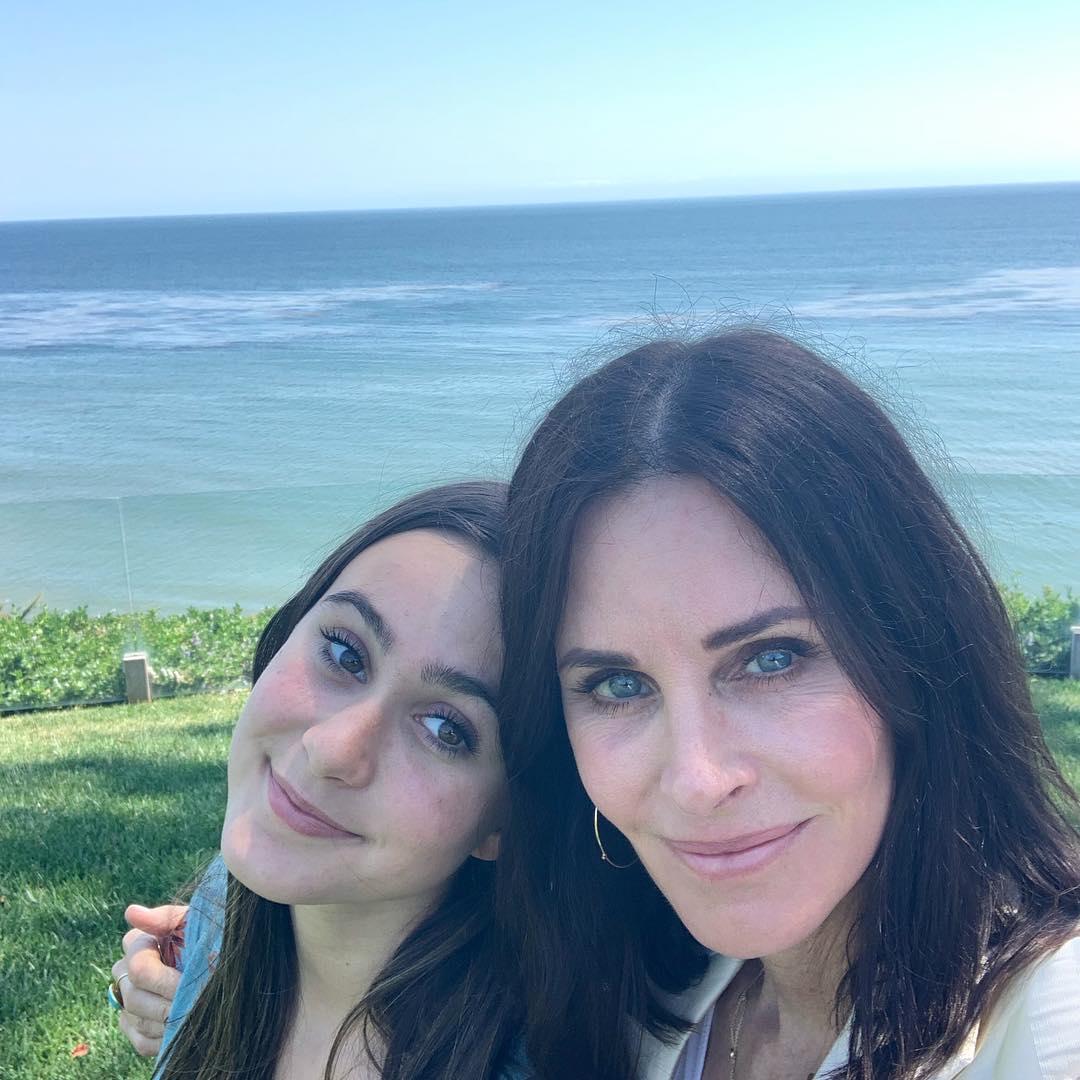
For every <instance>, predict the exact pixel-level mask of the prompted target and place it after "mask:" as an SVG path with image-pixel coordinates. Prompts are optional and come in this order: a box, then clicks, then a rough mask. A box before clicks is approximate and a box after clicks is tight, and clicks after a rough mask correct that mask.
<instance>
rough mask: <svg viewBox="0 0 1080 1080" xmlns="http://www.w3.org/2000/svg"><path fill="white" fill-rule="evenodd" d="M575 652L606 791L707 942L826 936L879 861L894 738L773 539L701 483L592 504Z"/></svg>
mask: <svg viewBox="0 0 1080 1080" xmlns="http://www.w3.org/2000/svg"><path fill="white" fill-rule="evenodd" d="M558 658H559V675H560V679H561V681H562V688H563V704H564V708H565V712H566V721H567V726H568V729H569V734H570V742H571V744H572V746H573V749H574V756H575V757H576V759H577V764H578V768H579V770H580V772H581V778H582V780H583V782H584V784H585V788H586V790H587V791H588V794H589V797H590V798H591V799H592V800H593V801H594V802H595V803H596V805H597V806H598V807H599V809H600V813H601V814H603V816H604V817H605V818H607V819H608V820H609V821H610V822H611V823H612V824H613V825H614V826H615V827H616V828H618V829H619V830H621V831H622V833H623V834H625V836H626V837H627V838H628V839H629V840H630V842H631V844H633V846H634V849H635V851H636V852H637V855H638V857H639V858H640V859H641V862H642V864H643V865H644V867H645V869H646V870H648V872H649V874H650V875H651V876H652V878H653V880H654V881H655V882H656V884H657V885H658V886H659V887H660V889H661V891H662V892H663V893H664V895H665V896H666V897H667V898H668V900H669V901H670V902H671V904H672V906H673V907H674V908H675V910H676V912H677V913H678V915H679V917H680V918H681V919H682V921H683V923H684V924H685V925H686V926H687V928H688V929H689V930H690V932H691V933H692V934H693V935H694V937H696V938H697V939H698V941H700V942H701V943H702V944H704V945H705V946H707V947H708V948H710V949H714V950H716V951H718V952H722V953H727V954H729V955H733V956H739V957H752V956H767V955H770V954H774V953H777V952H780V951H782V950H784V949H787V948H790V947H791V946H793V945H796V944H799V943H800V942H803V941H805V940H806V939H807V938H809V937H810V936H811V935H812V934H813V933H814V931H815V930H817V929H818V928H819V927H820V926H821V925H822V924H823V923H824V921H825V920H826V918H827V917H828V916H829V915H830V913H831V912H832V911H833V910H834V909H835V908H836V907H837V905H838V904H840V902H841V901H842V900H843V899H844V898H845V897H846V896H847V895H848V894H849V893H850V892H851V890H852V889H853V887H854V886H855V885H856V883H857V882H858V880H859V878H860V876H861V875H862V873H863V871H864V870H865V869H866V867H867V865H868V864H869V862H870V860H871V858H872V857H873V855H874V852H875V850H876V848H877V845H878V842H879V840H880V838H881V834H882V831H883V828H884V824H885V819H886V816H887V814H888V809H889V804H890V799H891V794H892V753H891V742H890V739H889V738H888V736H887V734H886V732H885V730H884V728H883V725H882V723H881V721H880V719H879V718H878V716H877V715H876V714H875V713H874V712H873V711H872V710H871V709H870V707H869V706H868V705H867V703H866V702H865V701H864V700H863V699H862V698H861V697H860V696H859V694H858V693H857V692H856V691H855V689H854V687H853V686H852V685H851V683H850V682H849V681H848V679H847V677H846V676H845V675H844V672H843V671H842V670H841V669H840V667H839V665H838V664H837V662H836V660H835V659H834V658H833V657H832V656H831V655H830V653H829V651H828V649H827V647H826V645H825V641H824V639H823V638H822V636H821V634H820V632H819V631H818V629H817V627H816V626H815V625H814V623H813V622H812V621H811V619H810V618H809V617H808V615H807V614H806V612H805V611H804V610H803V602H802V599H801V597H800V595H799V593H798V591H797V590H796V588H795V585H794V583H793V582H792V580H791V578H790V577H789V575H788V574H787V572H786V571H785V569H784V568H783V567H782V566H781V565H779V563H778V561H777V560H776V557H775V555H774V554H773V553H772V552H771V550H770V549H769V546H768V544H767V543H766V541H765V540H764V538H763V537H762V536H761V534H760V533H759V532H758V531H757V530H756V529H755V528H754V527H753V526H752V525H751V524H750V523H749V522H748V521H747V520H746V519H745V518H744V517H743V516H742V515H741V514H740V513H738V512H737V511H736V510H735V509H734V508H733V507H732V506H731V505H730V504H729V503H727V502H726V501H725V500H724V499H722V498H721V497H720V496H719V495H717V494H716V492H715V491H714V490H713V489H712V488H711V487H710V486H709V485H708V484H706V483H705V482H704V481H702V480H700V479H697V478H682V477H664V478H658V479H653V480H650V481H648V482H646V483H643V484H641V485H640V486H638V487H635V488H633V489H631V490H629V491H627V492H625V493H621V494H619V495H618V496H616V497H614V498H612V499H611V500H609V501H607V502H605V503H601V504H599V505H597V506H595V507H593V508H592V509H591V510H590V511H589V512H588V513H587V514H586V515H585V517H584V519H583V521H582V523H581V526H580V528H579V530H578V533H577V540H576V546H575V550H574V557H573V564H572V569H571V578H570V585H569V592H568V603H567V607H566V613H565V617H564V620H563V625H562V626H561V628H560V633H559V639H558ZM604 828H605V826H604V823H603V822H601V830H602V831H601V836H603V829H604ZM598 860H599V853H598ZM596 872H597V873H608V872H611V873H615V872H616V871H608V870H606V869H602V868H601V867H600V866H599V865H598V866H597V871H596Z"/></svg>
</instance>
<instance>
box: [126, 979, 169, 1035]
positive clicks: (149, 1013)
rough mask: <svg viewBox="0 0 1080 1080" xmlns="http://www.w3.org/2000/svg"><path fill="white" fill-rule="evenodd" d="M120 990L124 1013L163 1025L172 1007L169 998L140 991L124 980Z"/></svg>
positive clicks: (128, 980)
mask: <svg viewBox="0 0 1080 1080" xmlns="http://www.w3.org/2000/svg"><path fill="white" fill-rule="evenodd" d="M121 990H122V992H123V995H124V1012H126V1013H130V1014H131V1015H132V1016H134V1017H139V1018H140V1019H142V1020H152V1021H153V1022H154V1023H157V1024H163V1023H165V1020H166V1018H167V1017H168V1015H169V1009H170V1008H171V1007H172V999H171V998H165V997H162V996H161V995H160V994H151V993H148V992H147V991H145V990H140V989H139V988H138V987H137V986H135V985H134V984H133V983H132V981H131V980H130V979H125V980H124V985H123V986H122V987H121Z"/></svg>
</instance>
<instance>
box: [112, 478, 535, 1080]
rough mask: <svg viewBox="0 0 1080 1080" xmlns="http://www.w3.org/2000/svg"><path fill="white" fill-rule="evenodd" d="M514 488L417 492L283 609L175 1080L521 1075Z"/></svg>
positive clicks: (233, 792) (204, 902) (165, 1064)
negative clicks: (505, 538)
mask: <svg viewBox="0 0 1080 1080" xmlns="http://www.w3.org/2000/svg"><path fill="white" fill-rule="evenodd" d="M504 501H505V489H504V488H503V486H502V485H497V484H472V485H467V484H459V485H453V486H449V487H446V488H440V489H436V490H433V491H429V492H426V493H424V494H422V495H418V496H415V497H413V498H411V499H407V500H405V501H404V502H402V503H400V504H399V505H397V506H395V507H393V508H392V509H390V510H388V511H387V512H385V513H384V514H381V515H380V516H379V517H377V518H375V519H374V520H373V521H371V522H369V523H368V524H367V525H365V526H364V527H363V528H362V529H360V531H359V532H357V533H356V534H355V535H354V536H352V537H350V538H349V539H348V540H346V541H345V542H344V543H343V544H342V545H341V546H340V547H339V548H338V549H337V550H336V551H335V552H334V553H333V554H332V555H331V556H330V557H329V558H328V559H327V560H326V561H325V562H324V563H323V564H322V566H320V567H319V569H318V570H317V571H316V572H315V574H314V575H313V576H312V578H311V580H310V581H309V582H308V583H307V584H306V585H305V586H304V588H303V589H301V590H300V592H299V593H298V594H297V595H296V596H295V597H293V599H292V600H290V601H289V602H288V603H287V604H285V606H284V607H283V608H282V609H281V610H280V611H279V612H278V613H277V614H276V615H275V616H274V618H273V619H272V620H271V622H270V624H269V625H268V626H267V628H266V630H265V632H264V633H263V635H262V638H261V640H260V642H259V646H258V650H257V653H256V658H255V666H254V670H255V684H254V687H253V689H252V692H251V695H250V696H249V698H248V700H247V702H246V704H245V705H244V708H243V711H242V712H241V715H240V718H239V720H238V722H237V725H236V730H235V733H234V735H233V740H232V745H231V749H230V752H229V767H228V805H227V808H226V813H225V824H224V828H223V831H222V839H221V850H222V862H221V863H220V864H216V865H215V866H214V867H212V868H211V871H210V873H209V874H208V876H207V879H206V882H205V883H204V885H203V887H201V888H200V890H199V892H198V893H197V894H196V897H195V898H194V902H193V905H192V916H191V922H190V924H189V926H188V938H187V941H186V943H185V947H184V949H183V953H182V961H183V964H182V966H183V975H182V976H181V980H180V986H179V992H178V994H177V1004H178V1005H180V1006H182V1011H183V1012H184V1013H185V1015H183V1016H182V1017H177V1019H179V1020H182V1022H180V1023H178V1024H176V1025H172V1024H170V1026H167V1027H166V1032H165V1034H166V1046H165V1049H164V1052H163V1056H162V1059H161V1062H160V1064H159V1070H158V1073H157V1075H158V1077H160V1078H161V1080H173V1078H180V1077H183V1078H185V1080H190V1078H205V1080H209V1078H211V1077H213V1078H221V1077H226V1076H237V1075H242V1076H244V1077H247V1078H249V1080H256V1078H265V1080H300V1078H304V1080H307V1078H310V1077H314V1076H325V1077H326V1078H327V1080H330V1078H340V1077H345V1076H348V1077H350V1078H357V1077H373V1078H374V1077H378V1078H380V1080H389V1078H394V1080H404V1078H406V1077H407V1078H409V1080H419V1078H445V1080H451V1078H453V1080H457V1078H460V1077H465V1076H468V1077H478V1078H482V1077H492V1076H499V1075H504V1076H508V1077H509V1076H513V1075H516V1071H515V1067H514V1065H513V1055H514V1045H515V1039H516V1036H517V1034H518V1032H519V1031H520V1025H521V1021H522V1017H521V1010H520V996H519V994H518V991H517V986H516V982H515V977H514V968H513V965H512V964H508V963H507V962H506V961H505V956H504V951H503V949H502V946H501V944H500V940H499V937H498V934H497V931H496V927H495V925H494V922H493V888H492V887H493V879H492V874H493V869H492V860H493V859H494V858H495V856H496V854H497V852H498V847H499V830H500V828H501V821H502V817H503V815H504V813H505V790H504V788H505V775H504V770H503V764H502V757H501V752H500V748H499V731H498V725H497V722H496V715H495V711H494V699H495V694H496V685H497V682H498V678H499V673H500V668H501V642H500V634H499V626H498V603H497V595H498V566H497V557H498V551H499V546H500V539H501V530H502V521H503V509H504ZM226 882H227V884H226ZM223 891H224V892H225V893H227V898H225V899H224V901H223V903H222V900H221V895H220V894H221V893H222V892H223ZM219 926H220V933H219V932H218V927H219ZM118 974H119V975H122V974H124V972H120V973H118ZM119 982H120V989H121V995H123V993H124V991H125V989H126V990H127V991H128V992H129V993H131V991H132V987H131V982H130V979H128V980H124V979H122V978H121V979H120V980H119ZM125 984H126V985H125ZM178 1011H181V1010H175V1009H174V1016H175V1015H176V1013H177V1012H178ZM173 1027H175V1031H173V1030H172V1028H173Z"/></svg>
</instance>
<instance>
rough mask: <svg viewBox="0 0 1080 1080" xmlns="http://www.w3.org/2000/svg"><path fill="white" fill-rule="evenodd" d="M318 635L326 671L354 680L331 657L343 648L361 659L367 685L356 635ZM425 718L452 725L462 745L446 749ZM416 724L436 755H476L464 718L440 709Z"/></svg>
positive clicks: (324, 630) (332, 630) (325, 630)
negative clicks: (432, 732) (320, 637)
mask: <svg viewBox="0 0 1080 1080" xmlns="http://www.w3.org/2000/svg"><path fill="white" fill-rule="evenodd" d="M319 632H320V633H321V634H322V636H323V639H324V640H323V644H322V647H321V648H320V649H319V655H320V657H321V658H322V660H323V662H324V663H325V664H326V665H327V667H329V668H330V670H331V671H332V672H334V673H335V674H339V675H341V674H343V675H348V676H349V677H350V678H354V679H355V678H356V673H355V672H352V671H347V670H346V669H345V668H343V667H342V666H341V664H340V663H338V661H337V659H336V658H335V656H334V652H333V648H332V646H333V645H342V646H344V647H345V648H346V649H348V650H350V652H353V653H355V654H356V655H357V656H358V657H359V658H360V662H361V664H362V665H363V671H364V675H365V680H363V681H366V676H367V673H368V656H367V652H366V650H365V649H364V646H363V644H362V643H361V642H360V640H359V639H358V638H357V637H355V635H353V634H351V633H349V631H347V630H345V629H343V628H341V627H325V626H323V627H320V628H319ZM357 681H358V682H360V681H362V680H359V679H357ZM424 717H429V718H433V719H439V720H445V721H447V722H448V723H450V724H453V725H454V727H455V728H456V729H457V730H458V732H459V733H460V735H461V742H462V745H461V746H448V745H447V744H446V743H444V742H442V741H441V740H440V739H438V738H436V737H435V736H434V735H432V734H431V732H430V731H428V729H427V728H426V727H425V726H424V723H423V718H424ZM418 723H419V725H420V734H421V737H422V738H423V739H424V741H425V742H426V743H428V744H429V745H430V746H432V747H433V748H434V749H435V750H437V751H439V753H441V754H445V755H446V756H447V757H449V758H456V757H458V756H459V755H460V754H475V753H476V747H477V743H478V741H479V740H478V739H477V736H476V732H475V730H474V729H473V726H472V724H470V723H469V721H468V720H466V719H465V718H464V717H463V716H459V715H458V714H457V713H454V712H452V711H451V710H450V709H448V708H447V707H446V706H442V709H441V710H439V709H432V710H430V711H427V712H423V713H420V714H418Z"/></svg>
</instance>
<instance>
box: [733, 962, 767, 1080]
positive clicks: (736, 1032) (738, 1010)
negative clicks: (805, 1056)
mask: <svg viewBox="0 0 1080 1080" xmlns="http://www.w3.org/2000/svg"><path fill="white" fill-rule="evenodd" d="M764 974H765V969H764V968H762V969H761V970H760V971H759V972H758V973H757V975H755V976H754V979H753V981H752V982H748V983H747V984H746V986H744V987H743V988H742V993H740V994H739V996H738V997H737V998H736V999H735V1008H734V1009H733V1010H732V1012H731V1028H730V1031H729V1035H730V1040H729V1043H728V1047H729V1049H728V1061H729V1062H731V1065H730V1068H729V1070H728V1080H735V1067H736V1064H737V1063H738V1060H739V1037H740V1036H741V1035H742V1026H743V1021H744V1020H745V1019H746V1001H747V998H749V996H750V991H751V990H752V989H753V988H754V987H755V986H757V984H758V980H759V979H761V978H762V976H764Z"/></svg>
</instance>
